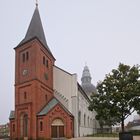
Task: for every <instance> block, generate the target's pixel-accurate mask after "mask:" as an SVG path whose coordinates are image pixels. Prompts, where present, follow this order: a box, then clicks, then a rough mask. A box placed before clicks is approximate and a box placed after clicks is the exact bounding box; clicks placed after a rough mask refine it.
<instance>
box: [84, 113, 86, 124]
mask: <svg viewBox="0 0 140 140" xmlns="http://www.w3.org/2000/svg"><path fill="white" fill-rule="evenodd" d="M84 126H86V114H84Z"/></svg>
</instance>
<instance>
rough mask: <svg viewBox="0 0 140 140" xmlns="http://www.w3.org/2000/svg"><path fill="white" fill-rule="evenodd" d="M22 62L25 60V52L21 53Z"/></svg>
mask: <svg viewBox="0 0 140 140" xmlns="http://www.w3.org/2000/svg"><path fill="white" fill-rule="evenodd" d="M22 62H25V53H23V54H22Z"/></svg>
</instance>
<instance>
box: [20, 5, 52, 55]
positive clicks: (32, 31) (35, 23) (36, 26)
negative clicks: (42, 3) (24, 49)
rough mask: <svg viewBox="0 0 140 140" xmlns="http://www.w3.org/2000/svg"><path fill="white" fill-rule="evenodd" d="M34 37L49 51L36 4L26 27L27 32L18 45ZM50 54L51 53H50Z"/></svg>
mask: <svg viewBox="0 0 140 140" xmlns="http://www.w3.org/2000/svg"><path fill="white" fill-rule="evenodd" d="M34 38H37V39H38V40H39V41H40V42H41V43H42V44H43V45H44V47H45V48H46V49H47V50H48V51H49V52H50V53H51V51H50V49H49V47H48V45H47V42H46V38H45V34H44V30H43V26H42V22H41V18H40V14H39V10H38V6H36V8H35V11H34V14H33V16H32V19H31V22H30V25H29V27H28V30H27V33H26V36H25V38H24V39H23V40H22V41H21V42H20V44H19V45H18V46H20V45H22V44H24V43H26V42H28V41H29V40H32V39H34ZM51 54H52V53H51Z"/></svg>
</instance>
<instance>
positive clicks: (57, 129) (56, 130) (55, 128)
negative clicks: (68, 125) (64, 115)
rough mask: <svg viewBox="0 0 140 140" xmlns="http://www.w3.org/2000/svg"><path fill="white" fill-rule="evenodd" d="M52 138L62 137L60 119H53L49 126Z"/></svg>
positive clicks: (61, 122)
mask: <svg viewBox="0 0 140 140" xmlns="http://www.w3.org/2000/svg"><path fill="white" fill-rule="evenodd" d="M51 132H52V134H51V135H52V138H63V137H64V123H63V121H62V120H60V119H55V120H54V121H53V122H52V126H51Z"/></svg>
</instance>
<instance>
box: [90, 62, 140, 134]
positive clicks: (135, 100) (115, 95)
mask: <svg viewBox="0 0 140 140" xmlns="http://www.w3.org/2000/svg"><path fill="white" fill-rule="evenodd" d="M139 78H140V69H139V66H138V65H134V66H132V67H130V66H128V65H124V64H122V63H120V64H119V66H118V68H117V69H113V70H112V71H111V73H109V74H108V75H106V77H105V79H104V80H103V81H102V82H99V83H98V85H97V90H98V94H97V95H95V94H93V95H92V96H91V104H90V106H89V109H90V110H93V109H94V110H95V111H96V112H97V116H96V118H97V119H98V120H100V119H102V120H103V122H105V123H106V124H107V125H114V124H116V123H121V128H122V132H124V120H125V119H126V118H127V117H128V116H129V115H131V114H132V113H133V112H134V111H135V110H137V111H140V81H139ZM109 123H110V124H109Z"/></svg>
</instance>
